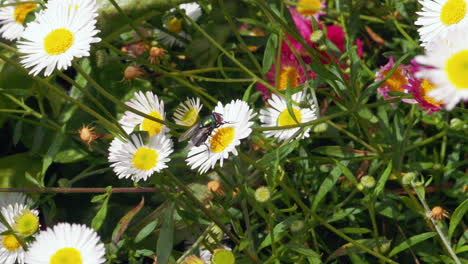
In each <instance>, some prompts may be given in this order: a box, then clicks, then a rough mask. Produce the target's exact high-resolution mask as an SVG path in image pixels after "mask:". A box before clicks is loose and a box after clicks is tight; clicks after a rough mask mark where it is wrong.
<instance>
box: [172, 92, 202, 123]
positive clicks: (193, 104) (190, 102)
mask: <svg viewBox="0 0 468 264" xmlns="http://www.w3.org/2000/svg"><path fill="white" fill-rule="evenodd" d="M202 107H203V105H202V104H201V103H200V98H188V99H187V100H185V101H184V102H182V103H180V104H179V106H178V107H177V108H176V111H175V113H174V121H175V123H176V124H178V125H182V126H193V125H194V124H195V122H197V120H198V119H199V115H200V110H201V109H202Z"/></svg>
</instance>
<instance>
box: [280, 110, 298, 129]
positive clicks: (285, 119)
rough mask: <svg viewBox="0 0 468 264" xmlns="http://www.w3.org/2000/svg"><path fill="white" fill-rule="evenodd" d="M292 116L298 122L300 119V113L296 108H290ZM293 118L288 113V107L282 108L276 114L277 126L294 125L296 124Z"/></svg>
mask: <svg viewBox="0 0 468 264" xmlns="http://www.w3.org/2000/svg"><path fill="white" fill-rule="evenodd" d="M292 110H293V113H294V117H296V120H297V121H298V122H299V123H300V122H301V120H302V115H301V111H300V110H299V109H296V108H294V107H293V108H292ZM296 120H294V118H293V117H292V116H291V115H290V114H289V111H288V109H284V110H283V112H281V114H280V115H279V116H278V120H277V123H278V126H290V125H295V124H298V122H296Z"/></svg>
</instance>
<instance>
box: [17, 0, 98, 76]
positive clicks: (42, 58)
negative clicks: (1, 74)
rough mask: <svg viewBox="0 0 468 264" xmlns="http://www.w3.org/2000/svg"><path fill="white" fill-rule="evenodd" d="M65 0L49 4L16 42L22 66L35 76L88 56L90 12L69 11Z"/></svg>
mask: <svg viewBox="0 0 468 264" xmlns="http://www.w3.org/2000/svg"><path fill="white" fill-rule="evenodd" d="M67 4H68V3H67V1H61V2H60V3H57V4H54V5H52V6H51V7H50V8H48V9H46V10H45V11H44V12H41V13H40V14H38V15H37V18H36V20H35V21H33V22H31V23H29V24H28V25H27V26H26V29H25V30H24V33H23V35H22V37H23V40H21V41H18V43H19V45H18V50H19V52H20V53H22V54H24V55H23V56H22V57H21V63H22V64H23V66H24V67H25V68H31V71H30V74H33V75H37V74H38V73H39V72H41V71H42V70H43V69H45V72H44V75H45V76H49V75H51V74H52V72H53V71H54V70H55V69H56V68H57V69H58V70H64V69H67V68H68V67H69V66H70V65H71V62H72V60H73V59H74V58H81V57H85V56H89V50H90V48H91V44H92V43H97V42H99V41H100V40H101V39H100V38H97V37H95V35H96V34H97V33H98V32H99V31H98V30H96V27H95V25H96V19H95V14H94V13H93V12H89V11H88V10H87V9H83V8H78V9H76V8H68V7H67V6H66V5H67Z"/></svg>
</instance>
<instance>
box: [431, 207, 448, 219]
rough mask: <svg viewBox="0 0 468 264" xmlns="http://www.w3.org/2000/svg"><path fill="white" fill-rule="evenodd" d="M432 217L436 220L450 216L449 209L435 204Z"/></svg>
mask: <svg viewBox="0 0 468 264" xmlns="http://www.w3.org/2000/svg"><path fill="white" fill-rule="evenodd" d="M431 217H432V218H433V219H434V220H436V221H441V220H442V219H443V218H448V214H447V211H445V210H444V208H442V207H440V206H435V207H434V208H432V210H431Z"/></svg>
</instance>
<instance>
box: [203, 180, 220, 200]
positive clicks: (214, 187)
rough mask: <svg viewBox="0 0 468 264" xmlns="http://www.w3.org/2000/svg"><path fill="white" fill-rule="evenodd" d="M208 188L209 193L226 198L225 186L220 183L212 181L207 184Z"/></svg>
mask: <svg viewBox="0 0 468 264" xmlns="http://www.w3.org/2000/svg"><path fill="white" fill-rule="evenodd" d="M206 188H207V189H208V191H209V192H214V193H216V194H217V195H218V196H220V197H224V190H223V186H222V185H221V183H220V182H219V181H216V180H212V181H210V182H208V183H207V184H206Z"/></svg>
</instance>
